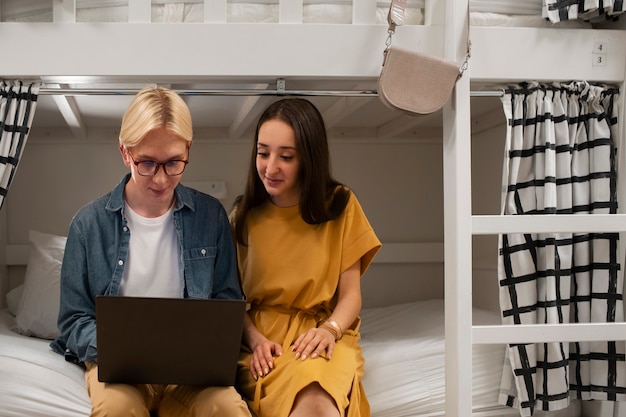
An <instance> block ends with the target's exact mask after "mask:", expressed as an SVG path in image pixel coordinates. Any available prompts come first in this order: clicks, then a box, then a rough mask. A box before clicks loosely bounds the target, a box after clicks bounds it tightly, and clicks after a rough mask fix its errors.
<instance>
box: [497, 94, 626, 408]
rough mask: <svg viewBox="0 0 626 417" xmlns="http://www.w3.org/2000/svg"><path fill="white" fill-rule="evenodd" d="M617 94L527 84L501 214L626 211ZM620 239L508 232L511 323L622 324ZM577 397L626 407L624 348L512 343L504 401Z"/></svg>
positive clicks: (509, 141)
mask: <svg viewBox="0 0 626 417" xmlns="http://www.w3.org/2000/svg"><path fill="white" fill-rule="evenodd" d="M618 97H619V91H618V89H617V88H610V87H607V86H596V85H590V84H589V83H586V82H574V83H569V84H550V85H546V84H539V83H523V84H520V85H516V86H511V87H510V88H508V89H507V90H506V92H505V95H504V96H503V98H502V103H503V107H504V112H505V114H506V117H507V122H508V127H507V137H506V146H505V158H504V159H505V162H504V172H503V174H504V175H503V195H502V214H505V215H515V214H536V215H550V214H579V213H591V214H594V213H616V212H617V195H616V193H617V187H616V182H617V172H616V145H617V143H616V142H617V137H618V136H617V135H618V120H617V116H618V113H619V109H618ZM618 239H619V234H618V233H589V234H577V233H552V234H530V233H529V234H505V235H500V236H499V256H498V275H499V277H498V279H499V284H500V307H501V310H502V320H503V323H504V324H541V323H573V322H614V321H623V320H624V312H623V304H622V291H623V287H624V284H623V275H622V274H621V271H620V262H619V260H618V259H617V256H618V247H617V246H618ZM570 398H579V399H583V400H590V399H597V400H612V401H616V400H617V401H626V366H625V362H624V342H623V341H621V342H580V343H547V344H516V345H513V344H511V345H508V347H507V360H506V361H505V366H504V372H503V378H502V386H501V392H500V402H501V403H502V404H506V405H509V406H512V407H516V408H519V409H520V414H521V415H522V416H530V415H532V414H533V412H534V411H535V410H537V409H538V410H558V409H562V408H565V407H567V406H568V405H569V400H570Z"/></svg>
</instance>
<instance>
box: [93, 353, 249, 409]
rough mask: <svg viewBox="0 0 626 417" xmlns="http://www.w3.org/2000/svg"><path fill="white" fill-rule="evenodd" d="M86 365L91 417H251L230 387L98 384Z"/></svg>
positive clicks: (95, 368) (96, 372) (95, 370)
mask: <svg viewBox="0 0 626 417" xmlns="http://www.w3.org/2000/svg"><path fill="white" fill-rule="evenodd" d="M86 365H87V372H86V373H85V380H86V381H87V389H88V391H89V396H90V397H91V404H92V410H91V415H92V416H94V417H96V416H109V417H113V416H120V417H122V416H123V417H149V416H151V415H152V416H155V415H158V416H159V417H200V416H202V417H212V416H213V417H250V416H251V414H250V411H249V410H248V406H247V404H246V402H245V401H244V400H243V399H242V398H241V396H240V395H239V393H238V392H237V391H236V390H235V388H233V387H194V386H186V385H128V384H109V383H104V382H100V381H98V366H97V365H95V364H90V363H88V364H86ZM151 413H152V414H151Z"/></svg>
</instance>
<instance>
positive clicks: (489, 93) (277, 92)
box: [39, 87, 504, 97]
mask: <svg viewBox="0 0 626 417" xmlns="http://www.w3.org/2000/svg"><path fill="white" fill-rule="evenodd" d="M173 91H175V92H176V93H178V94H180V95H183V96H329V97H376V96H378V93H377V92H376V91H375V90H287V89H282V88H278V89H274V90H261V89H223V90H219V89H218V90H210V89H192V90H176V89H173ZM137 92H139V89H132V88H122V89H109V88H48V87H41V88H40V89H39V94H40V95H66V96H81V95H90V96H91V95H99V96H126V95H135V94H137ZM503 93H504V91H503V90H484V91H470V96H472V97H501V96H502V95H503Z"/></svg>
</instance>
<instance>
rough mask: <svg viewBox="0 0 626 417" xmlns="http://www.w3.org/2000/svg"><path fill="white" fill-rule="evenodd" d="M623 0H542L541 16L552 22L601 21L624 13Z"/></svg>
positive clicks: (614, 18)
mask: <svg viewBox="0 0 626 417" xmlns="http://www.w3.org/2000/svg"><path fill="white" fill-rule="evenodd" d="M625 7H626V5H624V0H544V4H543V17H545V18H547V19H549V20H550V21H551V22H552V23H558V22H564V21H567V20H578V19H580V20H585V21H589V22H602V21H606V20H617V19H618V18H619V15H621V14H622V13H624V11H625V10H626V9H625Z"/></svg>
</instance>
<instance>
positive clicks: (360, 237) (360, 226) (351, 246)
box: [341, 192, 382, 275]
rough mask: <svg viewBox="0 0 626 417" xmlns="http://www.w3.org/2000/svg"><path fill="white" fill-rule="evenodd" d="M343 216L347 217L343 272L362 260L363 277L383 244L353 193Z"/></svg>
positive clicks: (344, 231)
mask: <svg viewBox="0 0 626 417" xmlns="http://www.w3.org/2000/svg"><path fill="white" fill-rule="evenodd" d="M343 216H345V219H344V221H345V223H344V230H343V233H344V236H343V239H344V247H343V255H342V260H341V262H342V265H341V270H342V271H345V270H347V269H348V268H349V267H350V266H352V265H353V264H354V263H355V262H356V261H358V260H359V259H360V260H361V275H363V274H364V273H365V271H367V268H368V267H369V266H370V264H371V263H372V260H373V259H374V256H376V254H377V253H378V250H379V249H380V248H381V246H382V244H381V243H380V240H378V237H377V236H376V233H375V232H374V229H373V228H372V226H371V225H370V223H369V221H368V220H367V217H366V216H365V213H364V212H363V208H362V207H361V204H359V201H358V199H357V198H356V196H355V195H354V193H352V192H350V200H349V201H348V205H347V206H346V209H345V212H344V214H343Z"/></svg>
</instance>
